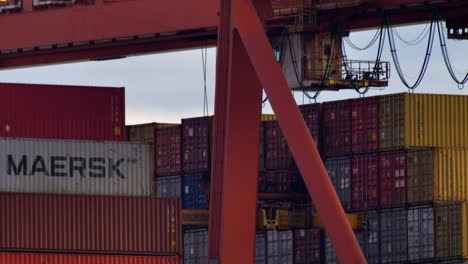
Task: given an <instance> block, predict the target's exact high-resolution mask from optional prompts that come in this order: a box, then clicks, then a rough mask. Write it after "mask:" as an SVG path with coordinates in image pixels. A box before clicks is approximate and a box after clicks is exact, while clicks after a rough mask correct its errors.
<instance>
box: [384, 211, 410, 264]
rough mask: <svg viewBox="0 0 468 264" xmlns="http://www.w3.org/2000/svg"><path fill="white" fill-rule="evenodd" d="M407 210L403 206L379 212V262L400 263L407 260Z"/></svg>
mask: <svg viewBox="0 0 468 264" xmlns="http://www.w3.org/2000/svg"><path fill="white" fill-rule="evenodd" d="M407 232H408V212H407V210H405V209H403V208H395V209H387V210H382V211H381V212H380V259H381V263H402V262H406V261H407V260H408V233H407Z"/></svg>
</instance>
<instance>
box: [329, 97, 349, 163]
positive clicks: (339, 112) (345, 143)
mask: <svg viewBox="0 0 468 264" xmlns="http://www.w3.org/2000/svg"><path fill="white" fill-rule="evenodd" d="M322 150H323V152H324V154H325V156H326V157H337V156H344V155H348V154H350V153H351V101H350V100H343V101H334V102H327V103H324V104H323V146H322Z"/></svg>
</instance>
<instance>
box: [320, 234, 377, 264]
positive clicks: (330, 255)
mask: <svg viewBox="0 0 468 264" xmlns="http://www.w3.org/2000/svg"><path fill="white" fill-rule="evenodd" d="M354 235H355V236H356V239H357V241H358V243H359V246H360V247H361V250H362V253H363V254H364V256H365V255H366V251H365V249H366V248H365V242H366V241H365V237H364V235H363V234H362V233H354ZM325 263H327V264H339V263H340V262H339V261H338V256H337V255H336V252H335V249H334V248H333V245H332V243H331V241H330V239H329V238H328V236H327V235H326V236H325ZM368 263H370V262H368Z"/></svg>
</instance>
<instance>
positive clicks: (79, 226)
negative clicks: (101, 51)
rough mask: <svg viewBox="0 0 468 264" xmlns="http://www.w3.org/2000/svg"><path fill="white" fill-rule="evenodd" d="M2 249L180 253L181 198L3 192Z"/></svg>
mask: <svg viewBox="0 0 468 264" xmlns="http://www.w3.org/2000/svg"><path fill="white" fill-rule="evenodd" d="M0 215H2V217H1V218H0V233H1V234H2V235H1V236H0V250H2V251H28V252H68V253H106V254H125V255H127V254H145V255H161V254H166V255H167V254H179V253H180V252H181V246H182V245H181V240H182V234H181V223H180V199H169V198H149V197H113V196H80V195H41V194H19V193H0Z"/></svg>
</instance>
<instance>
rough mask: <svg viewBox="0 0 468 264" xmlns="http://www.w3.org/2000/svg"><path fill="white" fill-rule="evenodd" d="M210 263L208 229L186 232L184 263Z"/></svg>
mask: <svg viewBox="0 0 468 264" xmlns="http://www.w3.org/2000/svg"><path fill="white" fill-rule="evenodd" d="M207 263H208V230H206V229H202V230H193V231H187V232H185V233H184V264H207Z"/></svg>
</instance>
